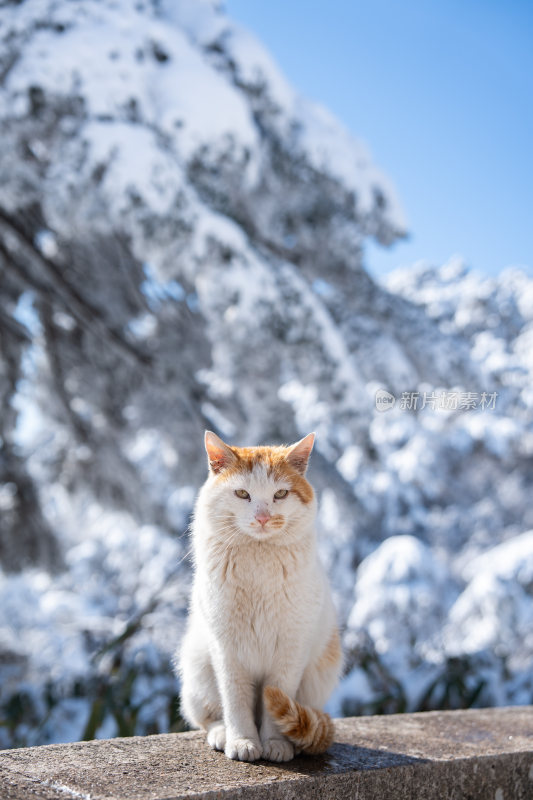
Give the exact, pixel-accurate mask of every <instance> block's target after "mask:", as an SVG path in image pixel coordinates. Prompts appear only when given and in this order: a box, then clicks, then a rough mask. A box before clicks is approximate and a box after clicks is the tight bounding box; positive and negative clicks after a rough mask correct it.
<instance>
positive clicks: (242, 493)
mask: <svg viewBox="0 0 533 800" xmlns="http://www.w3.org/2000/svg"><path fill="white" fill-rule="evenodd" d="M235 494H236V495H237V497H240V498H241V499H242V500H249V499H250V495H249V494H248V492H247V491H246V489H235Z"/></svg>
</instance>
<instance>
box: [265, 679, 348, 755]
mask: <svg viewBox="0 0 533 800" xmlns="http://www.w3.org/2000/svg"><path fill="white" fill-rule="evenodd" d="M263 699H264V702H265V706H266V709H267V711H268V713H269V714H270V715H271V716H272V717H273V718H274V720H275V722H276V723H277V725H278V727H279V729H280V730H281V732H282V733H283V734H285V736H287V738H288V739H290V740H291V741H292V742H294V744H296V745H298V747H301V748H302V750H303V751H304V752H305V753H310V754H317V753H324V752H325V751H326V750H327V749H328V747H329V746H330V744H331V743H332V742H333V737H334V735H335V729H334V726H333V720H332V719H331V717H330V716H329V714H326V713H325V711H318V710H317V709H316V708H308V707H307V706H302V705H300V703H297V702H296V701H295V700H291V698H290V697H289V696H288V695H287V694H286V693H285V692H282V691H281V689H278V688H277V687H276V686H265V688H264V690H263Z"/></svg>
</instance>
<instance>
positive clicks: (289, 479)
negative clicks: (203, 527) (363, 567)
mask: <svg viewBox="0 0 533 800" xmlns="http://www.w3.org/2000/svg"><path fill="white" fill-rule="evenodd" d="M314 440H315V434H314V433H310V434H309V435H308V436H306V437H305V438H304V439H301V440H300V441H299V442H296V444H293V445H289V446H284V445H280V446H275V447H231V446H230V445H228V444H226V443H225V442H223V441H222V439H220V438H219V437H218V436H217V435H216V434H215V433H212V432H211V431H206V434H205V448H206V450H207V456H208V460H209V473H210V474H209V479H208V481H207V484H206V487H205V491H206V495H207V496H206V500H207V503H208V509H209V515H210V519H211V521H212V522H213V523H214V524H215V527H216V528H217V529H219V530H220V531H221V532H224V531H226V532H227V533H228V535H231V534H233V535H237V536H238V535H242V534H244V535H247V536H250V537H252V538H254V539H258V540H266V539H271V538H273V537H276V538H278V537H280V538H283V537H284V536H288V538H292V536H293V534H296V532H297V531H298V530H300V529H302V523H304V525H305V523H309V522H311V521H312V520H313V518H314V514H315V499H314V492H313V489H312V487H311V484H310V483H309V482H308V481H307V480H306V478H305V473H306V470H307V463H308V461H309V456H310V455H311V450H312V449H313V443H314Z"/></svg>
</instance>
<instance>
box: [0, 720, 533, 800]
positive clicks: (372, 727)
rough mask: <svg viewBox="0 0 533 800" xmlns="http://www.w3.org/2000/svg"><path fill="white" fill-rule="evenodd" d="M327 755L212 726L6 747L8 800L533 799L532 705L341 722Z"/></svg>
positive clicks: (1, 771) (0, 756) (0, 787)
mask: <svg viewBox="0 0 533 800" xmlns="http://www.w3.org/2000/svg"><path fill="white" fill-rule="evenodd" d="M336 731H337V735H336V741H335V743H334V744H333V745H332V747H331V749H330V751H329V752H328V753H326V754H325V755H324V756H320V757H315V758H311V757H309V756H300V757H299V758H296V759H294V761H291V762H288V763H287V764H271V763H269V762H266V761H259V762H257V763H255V764H246V763H240V762H235V761H230V760H229V759H227V758H226V757H225V756H224V755H223V754H222V753H215V752H213V751H212V750H210V749H209V747H208V746H207V744H206V743H205V739H204V736H203V734H201V733H181V734H165V735H161V736H146V737H134V738H131V739H109V740H100V741H94V742H79V743H76V744H64V745H48V746H46V747H29V748H25V749H21V750H3V751H1V752H0V798H1V799H2V800H69V798H78V799H83V800H126V798H127V800H178V798H194V797H197V798H205V800H211V799H212V798H223V799H224V800H233V798H243V800H246V799H247V798H250V799H252V798H253V800H263V799H265V800H266V799H267V798H268V800H277V799H278V798H279V799H280V800H281V799H282V798H283V800H288V799H289V798H290V799H291V800H292V799H293V798H294V800H296V798H313V799H314V798H324V799H326V798H327V799H328V800H335V798H339V799H342V800H346V798H357V799H358V800H378V798H379V800H389V799H390V800H408V799H409V798H413V800H414V798H416V800H459V798H469V800H532V798H533V706H525V707H517V708H498V709H486V710H485V709H483V710H471V711H445V712H428V713H424V714H402V715H394V716H387V717H361V718H351V719H343V720H337V721H336Z"/></svg>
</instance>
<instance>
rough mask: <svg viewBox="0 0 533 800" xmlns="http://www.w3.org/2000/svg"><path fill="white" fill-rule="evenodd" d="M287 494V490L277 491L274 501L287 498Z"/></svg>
mask: <svg viewBox="0 0 533 800" xmlns="http://www.w3.org/2000/svg"><path fill="white" fill-rule="evenodd" d="M288 494H289V490H288V489H278V491H277V492H276V494H275V495H274V500H283V498H284V497H287V495H288Z"/></svg>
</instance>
